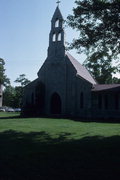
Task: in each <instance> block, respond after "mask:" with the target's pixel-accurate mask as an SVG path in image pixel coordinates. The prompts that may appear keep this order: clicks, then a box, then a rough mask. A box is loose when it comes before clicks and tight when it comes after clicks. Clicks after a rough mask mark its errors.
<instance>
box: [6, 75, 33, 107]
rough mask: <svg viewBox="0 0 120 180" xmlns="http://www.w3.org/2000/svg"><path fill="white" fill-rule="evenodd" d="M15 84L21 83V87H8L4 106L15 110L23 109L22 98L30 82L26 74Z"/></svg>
mask: <svg viewBox="0 0 120 180" xmlns="http://www.w3.org/2000/svg"><path fill="white" fill-rule="evenodd" d="M15 82H17V83H20V86H15V87H13V86H11V85H8V86H6V87H5V89H4V92H3V105H4V106H8V107H13V108H19V107H21V103H22V97H23V93H24V86H25V85H27V84H28V83H29V82H30V81H29V80H28V79H27V78H26V75H25V74H22V75H20V76H19V77H18V78H17V79H16V80H15Z"/></svg>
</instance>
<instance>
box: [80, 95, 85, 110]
mask: <svg viewBox="0 0 120 180" xmlns="http://www.w3.org/2000/svg"><path fill="white" fill-rule="evenodd" d="M83 107H84V95H83V92H81V94H80V108H81V109H83Z"/></svg>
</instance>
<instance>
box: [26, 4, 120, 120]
mask: <svg viewBox="0 0 120 180" xmlns="http://www.w3.org/2000/svg"><path fill="white" fill-rule="evenodd" d="M63 21H64V20H63V17H62V14H61V12H60V9H59V7H58V6H57V8H56V10H55V12H54V15H53V17H52V21H51V30H50V34H49V47H48V56H47V58H46V60H45V62H44V63H43V65H42V67H41V68H40V70H39V71H38V78H37V79H35V80H34V81H32V82H31V83H30V84H28V85H27V86H26V87H25V91H24V97H23V105H22V115H23V116H38V117H42V116H46V117H69V118H74V117H75V118H106V119H107V118H119V117H120V84H109V85H106V84H103V85H100V84H97V82H96V81H95V79H94V78H93V77H92V76H91V74H90V73H89V72H88V70H87V69H86V68H85V67H84V66H82V65H81V64H80V63H79V62H78V61H77V60H76V59H75V58H74V57H72V55H70V54H69V53H68V52H66V51H65V45H64V36H65V33H64V28H63Z"/></svg>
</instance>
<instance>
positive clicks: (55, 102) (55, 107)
mask: <svg viewBox="0 0 120 180" xmlns="http://www.w3.org/2000/svg"><path fill="white" fill-rule="evenodd" d="M50 109H51V113H52V114H61V98H60V96H59V95H58V94H57V93H54V94H53V95H52V96H51V102H50Z"/></svg>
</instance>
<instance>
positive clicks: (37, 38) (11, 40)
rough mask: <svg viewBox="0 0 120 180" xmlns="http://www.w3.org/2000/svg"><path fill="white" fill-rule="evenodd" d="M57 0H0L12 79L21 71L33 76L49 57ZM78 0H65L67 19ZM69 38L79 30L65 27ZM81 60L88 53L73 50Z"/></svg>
mask: <svg viewBox="0 0 120 180" xmlns="http://www.w3.org/2000/svg"><path fill="white" fill-rule="evenodd" d="M56 6H57V4H56V0H0V57H1V58H3V59H4V60H5V63H6V65H5V68H6V75H7V76H8V77H9V78H10V80H11V83H12V84H13V85H15V84H14V83H13V82H14V80H15V79H16V78H17V77H18V76H19V75H20V74H26V77H27V78H28V79H30V80H34V79H36V78H37V72H38V70H39V69H40V67H41V65H42V63H43V62H44V61H45V59H46V57H47V48H48V39H49V32H50V28H51V18H52V16H53V13H54V11H55V8H56ZM73 6H75V4H74V0H69V1H68V0H62V2H61V4H60V10H61V12H62V15H63V17H64V19H66V17H67V16H68V14H71V13H72V8H73ZM65 31H66V41H67V42H70V41H71V40H72V39H73V38H74V37H76V35H77V32H75V31H73V30H71V29H70V28H67V29H65ZM70 53H71V54H72V55H73V56H74V57H75V58H77V59H78V60H79V61H80V62H81V63H82V62H83V61H84V59H85V56H84V55H78V54H77V53H76V51H75V50H72V51H71V52H70ZM16 85H17V84H16Z"/></svg>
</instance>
